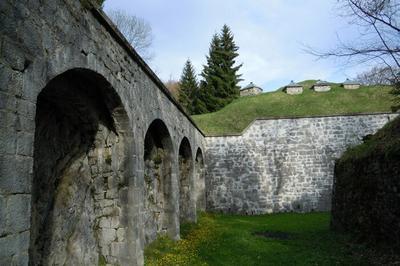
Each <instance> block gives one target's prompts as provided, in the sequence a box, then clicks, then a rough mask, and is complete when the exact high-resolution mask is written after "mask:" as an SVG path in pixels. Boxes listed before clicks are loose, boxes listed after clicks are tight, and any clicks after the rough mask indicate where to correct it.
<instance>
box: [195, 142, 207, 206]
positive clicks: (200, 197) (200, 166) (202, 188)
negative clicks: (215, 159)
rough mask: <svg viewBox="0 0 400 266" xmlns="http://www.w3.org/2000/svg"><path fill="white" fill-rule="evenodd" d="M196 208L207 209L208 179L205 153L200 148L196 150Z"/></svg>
mask: <svg viewBox="0 0 400 266" xmlns="http://www.w3.org/2000/svg"><path fill="white" fill-rule="evenodd" d="M195 186H196V209H197V210H200V211H205V210H206V181H205V169H204V159H203V153H202V151H201V149H200V148H198V149H197V152H196V163H195Z"/></svg>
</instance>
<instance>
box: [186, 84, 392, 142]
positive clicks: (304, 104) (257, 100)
mask: <svg viewBox="0 0 400 266" xmlns="http://www.w3.org/2000/svg"><path fill="white" fill-rule="evenodd" d="M314 82H315V81H313V80H309V81H304V82H300V83H302V84H303V86H304V92H303V93H302V94H299V95H288V94H286V93H284V92H282V90H278V91H275V92H268V93H263V94H261V95H257V96H247V97H241V98H239V99H237V100H235V101H233V102H232V103H231V104H229V105H227V106H225V107H224V108H223V109H221V110H219V111H218V112H214V113H209V114H203V115H195V116H192V118H193V120H194V121H195V122H196V124H197V125H198V126H199V127H200V128H201V129H202V130H203V131H204V133H205V134H207V135H210V134H211V135H222V134H230V133H240V132H242V131H243V130H244V129H245V128H246V127H247V126H248V125H249V124H250V123H251V122H252V121H253V120H254V119H255V118H258V117H281V116H312V115H332V114H350V113H368V112H386V111H390V110H391V109H390V107H391V106H392V105H393V96H392V95H391V94H390V93H389V92H390V90H391V87H390V86H367V87H366V86H363V87H361V88H359V89H358V90H345V89H344V88H342V87H341V86H340V85H339V84H332V89H331V91H329V92H314V91H313V90H311V89H310V88H311V86H312V85H313V84H314Z"/></svg>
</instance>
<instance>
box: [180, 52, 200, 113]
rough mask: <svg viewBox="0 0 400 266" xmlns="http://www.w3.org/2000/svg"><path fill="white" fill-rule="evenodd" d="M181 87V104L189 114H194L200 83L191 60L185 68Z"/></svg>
mask: <svg viewBox="0 0 400 266" xmlns="http://www.w3.org/2000/svg"><path fill="white" fill-rule="evenodd" d="M179 87H180V91H179V102H180V103H181V104H182V106H183V107H184V108H185V109H186V111H187V112H188V113H189V114H193V109H194V108H193V101H194V99H195V97H197V94H198V82H197V79H196V72H195V70H194V67H193V65H192V63H191V62H190V60H189V59H188V60H187V61H186V63H185V66H184V67H183V71H182V75H181V79H180V81H179Z"/></svg>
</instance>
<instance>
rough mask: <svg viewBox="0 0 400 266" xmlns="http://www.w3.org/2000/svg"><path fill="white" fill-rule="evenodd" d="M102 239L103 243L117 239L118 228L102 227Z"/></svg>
mask: <svg viewBox="0 0 400 266" xmlns="http://www.w3.org/2000/svg"><path fill="white" fill-rule="evenodd" d="M100 231H101V240H102V242H103V243H107V244H109V243H111V242H112V241H114V240H115V239H116V230H115V229H109V228H102V229H101V230H100Z"/></svg>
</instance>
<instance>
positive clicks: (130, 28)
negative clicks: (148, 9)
mask: <svg viewBox="0 0 400 266" xmlns="http://www.w3.org/2000/svg"><path fill="white" fill-rule="evenodd" d="M106 12H107V15H108V16H109V17H110V18H111V20H112V21H113V22H114V23H115V25H116V26H117V27H118V29H119V30H120V31H121V33H122V34H123V35H124V36H125V38H126V39H127V41H128V42H129V43H130V44H131V45H132V47H133V48H135V50H136V52H138V53H139V54H140V56H141V57H142V58H143V59H144V60H146V61H150V60H151V59H152V58H153V53H152V52H151V51H150V47H151V45H152V43H153V34H152V29H151V26H150V24H149V23H148V22H146V21H145V20H144V19H142V18H139V17H137V16H135V15H131V14H128V13H127V12H125V11H123V10H118V9H111V10H107V11H106Z"/></svg>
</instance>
